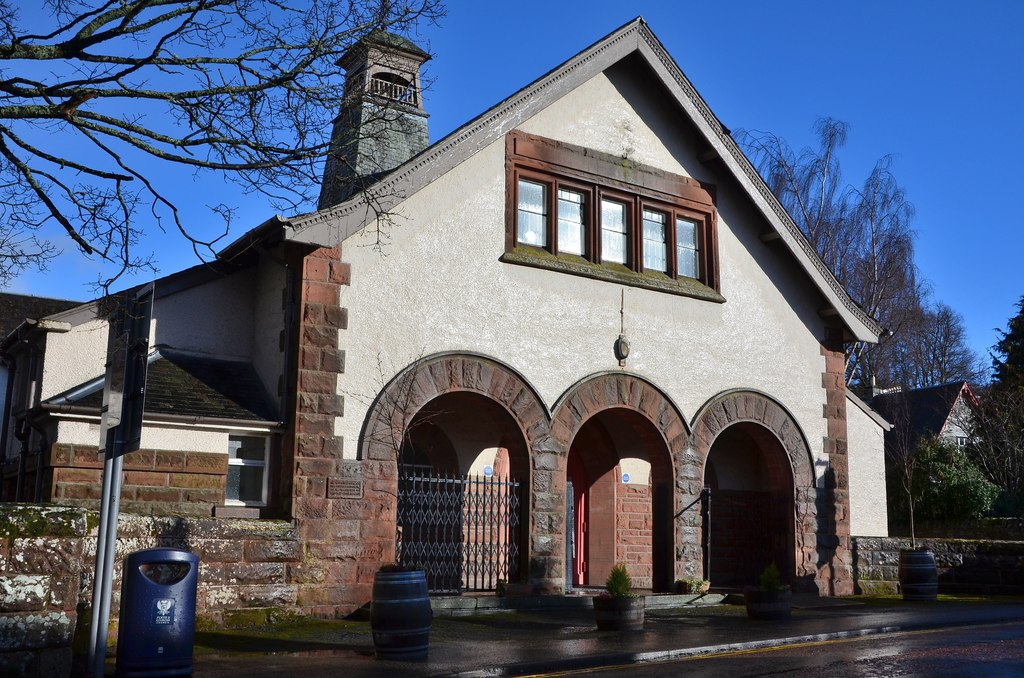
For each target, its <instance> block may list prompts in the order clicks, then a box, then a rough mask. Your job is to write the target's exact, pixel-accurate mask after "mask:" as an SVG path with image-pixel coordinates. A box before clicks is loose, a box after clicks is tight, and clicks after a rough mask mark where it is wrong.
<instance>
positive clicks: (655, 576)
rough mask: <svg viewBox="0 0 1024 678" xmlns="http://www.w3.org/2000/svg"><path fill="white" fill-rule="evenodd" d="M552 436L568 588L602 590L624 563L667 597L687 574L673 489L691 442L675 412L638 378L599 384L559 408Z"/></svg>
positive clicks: (576, 389)
mask: <svg viewBox="0 0 1024 678" xmlns="http://www.w3.org/2000/svg"><path fill="white" fill-rule="evenodd" d="M551 436H552V438H553V439H554V440H555V441H556V442H557V443H558V444H559V445H561V446H563V449H566V450H567V452H568V453H567V454H566V455H565V456H564V457H562V462H561V463H562V464H564V466H562V467H561V470H562V471H563V472H564V473H565V475H564V476H563V477H564V478H565V481H566V484H565V487H566V491H567V492H566V502H565V506H566V518H567V519H566V522H565V528H566V530H565V537H566V541H565V554H566V562H565V569H564V570H563V571H564V572H565V576H566V584H567V585H568V586H573V585H576V586H601V585H603V584H604V580H605V578H607V575H608V572H609V571H610V570H611V567H612V565H614V564H615V563H623V564H624V565H626V567H627V569H628V570H629V572H630V574H631V575H632V577H633V582H634V585H635V586H637V587H642V588H650V589H653V590H656V591H664V590H669V589H670V588H671V586H672V585H673V582H674V581H675V579H676V577H678V576H682V575H683V573H684V570H683V569H682V565H681V563H682V560H681V559H682V558H683V557H684V556H683V554H682V551H680V549H681V548H682V546H681V543H682V542H681V539H682V536H681V531H680V521H679V520H678V516H677V512H678V511H679V508H680V507H679V505H678V501H679V499H678V495H679V491H678V489H677V488H678V487H680V483H683V482H684V481H683V480H681V479H682V477H683V471H682V467H681V464H682V463H683V462H682V459H683V458H684V456H685V451H686V448H687V444H688V441H689V433H688V431H687V429H686V424H685V422H684V420H683V418H682V417H681V416H680V414H679V411H678V410H677V409H676V407H675V406H674V405H673V404H672V402H671V401H670V400H669V399H668V398H667V397H666V396H665V395H664V394H663V393H662V392H661V390H660V389H658V388H657V387H656V386H654V385H653V384H651V383H650V382H648V381H646V380H644V379H642V378H640V377H637V376H635V375H631V374H624V373H621V372H617V373H605V374H599V375H595V376H593V377H589V378H588V379H585V380H583V381H581V382H579V383H577V384H576V385H575V386H573V387H572V388H571V389H569V391H567V392H566V393H565V395H563V396H562V398H560V399H559V402H558V405H557V406H556V407H555V409H554V414H553V416H552V421H551ZM691 477H692V476H691ZM691 482H692V483H693V484H696V482H697V481H696V478H695V477H694V479H693V480H692V481H687V482H686V488H687V489H689V484H690V483H691Z"/></svg>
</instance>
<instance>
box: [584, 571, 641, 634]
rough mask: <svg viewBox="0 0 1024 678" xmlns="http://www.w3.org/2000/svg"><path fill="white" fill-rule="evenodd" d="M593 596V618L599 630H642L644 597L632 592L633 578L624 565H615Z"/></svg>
mask: <svg viewBox="0 0 1024 678" xmlns="http://www.w3.org/2000/svg"><path fill="white" fill-rule="evenodd" d="M604 588H605V591H604V593H602V594H600V595H599V596H596V597H595V598H594V619H595V621H596V622H597V628H598V630H600V631H642V630H643V628H644V598H643V596H638V595H634V594H633V580H632V578H631V577H630V576H629V573H628V572H626V567H625V566H624V565H616V566H615V567H613V568H612V572H611V574H610V575H608V579H607V581H605V584H604Z"/></svg>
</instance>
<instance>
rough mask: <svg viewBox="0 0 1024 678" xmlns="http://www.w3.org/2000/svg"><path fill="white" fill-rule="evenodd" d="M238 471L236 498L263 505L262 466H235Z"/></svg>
mask: <svg viewBox="0 0 1024 678" xmlns="http://www.w3.org/2000/svg"><path fill="white" fill-rule="evenodd" d="M235 468H237V469H238V470H239V478H238V498H239V499H240V500H242V501H246V502H256V503H258V504H259V503H263V473H264V469H263V467H262V466H236V467H235Z"/></svg>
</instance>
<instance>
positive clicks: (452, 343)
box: [336, 75, 825, 466]
mask: <svg viewBox="0 0 1024 678" xmlns="http://www.w3.org/2000/svg"><path fill="white" fill-rule="evenodd" d="M620 89H621V88H619V89H617V88H616V87H615V85H614V83H613V82H612V81H610V80H609V79H608V78H607V77H605V76H604V75H599V76H597V77H595V78H593V79H592V80H591V81H590V82H588V83H586V84H584V85H583V86H581V87H579V88H577V89H576V90H575V91H574V92H572V93H571V94H569V95H567V96H566V97H564V98H563V99H561V100H559V101H558V102H556V103H554V104H553V105H552V106H550V107H549V108H548V109H546V110H544V111H543V112H541V113H540V114H538V115H537V116H535V117H534V118H533V119H530V120H527V121H524V122H523V123H522V124H521V125H520V126H519V128H520V129H523V130H525V131H528V132H531V133H534V134H538V135H542V136H546V137H550V138H554V139H560V140H564V141H566V142H570V143H573V144H577V145H580V146H584V147H588V148H594V149H598V150H601V151H605V152H608V153H616V154H618V153H621V152H624V151H625V150H626V149H629V148H631V149H633V153H634V156H633V157H634V159H636V160H639V161H640V162H644V163H647V164H651V165H655V166H658V167H661V168H663V169H665V170H667V171H670V172H674V173H679V174H686V175H690V176H699V177H701V178H705V179H711V178H712V177H710V176H709V173H708V171H707V170H706V169H705V168H703V167H702V166H701V165H700V164H699V163H698V162H697V160H696V150H697V149H696V147H695V146H693V145H692V144H691V143H689V142H688V141H687V139H686V137H685V136H680V135H679V133H678V131H677V130H676V129H675V128H673V127H672V124H671V116H670V115H669V112H666V111H661V110H658V109H657V107H653V108H652V107H645V106H644V105H643V102H635V101H632V102H631V101H626V100H624V99H623V98H622V97H621V96H620V94H619V92H620ZM638 110H643V111H645V116H646V117H641V116H640V115H639V114H638V113H637V111H638ZM677 119H678V113H677ZM663 140H665V141H663ZM504 161H505V154H504V140H503V139H501V140H498V141H496V142H494V143H492V144H490V145H489V146H488V147H486V148H484V149H483V150H481V151H480V152H478V153H477V154H476V155H474V156H473V157H471V158H469V159H468V160H467V161H465V162H464V163H462V164H461V165H459V166H458V167H456V168H455V169H454V170H453V171H451V172H449V173H448V174H447V175H446V176H444V177H442V178H440V179H439V180H437V181H435V182H433V183H432V184H431V185H429V186H427V187H426V188H424V189H423V190H421V191H420V192H418V193H417V194H415V195H414V196H412V197H410V198H409V199H407V200H406V201H405V202H404V203H403V204H402V205H401V206H400V212H401V215H402V217H401V218H399V219H396V220H395V222H394V223H393V224H391V225H389V226H385V227H384V228H386V229H387V231H388V236H389V237H390V242H389V243H388V244H387V245H386V246H385V249H386V251H385V253H384V255H382V254H381V253H379V252H377V251H375V250H374V248H373V247H372V244H373V243H374V241H375V240H376V234H375V233H372V232H370V231H372V227H371V228H370V229H367V230H364V231H363V232H362V233H357V234H355V235H354V236H352V237H351V238H349V239H348V240H346V241H345V250H344V251H345V255H344V258H345V260H346V261H348V262H349V263H351V265H352V284H351V286H348V287H343V288H342V291H341V305H342V306H343V307H346V308H348V311H349V330H348V331H346V332H342V333H341V338H340V342H341V347H342V348H343V349H344V350H345V351H346V371H345V374H343V375H341V377H340V378H339V391H340V392H341V393H342V394H343V395H347V396H349V397H346V413H345V416H344V417H343V418H339V419H338V420H337V421H336V433H337V434H339V435H341V436H343V437H344V441H345V456H346V457H348V458H354V457H355V456H356V454H357V445H358V438H359V433H360V428H361V426H362V423H363V419H364V417H365V414H366V406H365V404H364V403H365V402H366V401H367V400H368V399H369V398H372V396H373V394H375V393H376V392H377V391H378V390H379V387H380V383H381V377H382V376H383V377H384V378H385V379H389V378H390V377H391V376H392V375H391V374H386V375H380V374H379V371H378V367H377V366H378V360H377V356H378V354H381V356H382V357H383V361H382V363H383V364H384V365H393V366H394V367H395V369H400V368H401V367H404V366H405V365H408V364H409V363H411V362H412V361H414V360H415V359H416V358H418V357H420V356H422V355H429V354H432V353H436V352H442V351H473V352H478V353H482V354H486V355H489V356H492V357H494V358H497V359H498V360H500V361H503V362H505V363H507V364H508V365H510V366H511V367H512V368H513V369H515V370H517V371H519V372H520V374H522V375H523V376H524V377H525V378H526V379H527V380H528V381H529V382H530V383H531V384H532V385H533V386H534V387H535V388H536V389H537V390H538V392H539V393H540V396H541V398H542V399H543V400H544V403H545V404H546V405H547V406H548V408H549V409H550V408H551V407H553V406H554V404H555V403H556V401H557V400H558V398H559V396H561V395H562V394H563V393H565V391H566V390H567V389H568V388H569V387H570V386H572V384H574V383H575V382H577V381H579V380H580V379H583V378H584V377H587V376H589V375H592V374H595V373H598V372H602V371H606V370H618V369H619V366H618V363H617V361H616V359H615V356H614V355H613V352H612V344H613V342H614V341H615V338H616V337H617V336H618V334H619V303H620V295H621V294H622V292H623V290H624V291H625V328H626V335H627V336H628V338H629V340H630V342H631V344H632V350H631V354H630V357H629V360H628V362H627V364H626V370H628V371H629V372H632V373H636V374H639V375H641V376H644V377H646V378H647V379H649V380H650V381H652V382H653V383H654V384H656V385H658V386H659V387H660V388H661V389H663V390H664V391H665V392H666V393H667V394H668V396H669V397H670V398H671V399H672V400H673V401H674V402H675V403H676V405H677V406H678V407H679V408H680V410H681V411H682V413H683V416H684V417H685V418H686V419H687V421H688V422H690V421H692V419H693V417H694V415H695V414H696V412H697V411H698V409H699V408H700V407H701V406H702V405H703V404H704V403H705V402H707V401H708V400H709V399H710V398H712V397H713V396H715V395H716V394H719V393H721V392H722V391H725V390H728V389H756V390H759V391H763V392H764V393H766V394H768V395H769V396H771V397H773V398H775V399H777V400H778V401H779V402H780V403H781V404H782V405H783V406H784V407H785V408H786V409H788V410H789V412H791V413H792V414H793V416H794V418H795V419H796V422H797V424H798V426H799V427H800V429H801V431H802V432H803V433H804V435H805V436H806V439H807V440H808V441H809V443H810V445H811V449H812V453H813V454H814V455H815V456H816V458H817V459H818V461H819V464H816V466H820V462H823V461H824V460H823V458H822V450H821V440H822V438H823V437H824V435H825V421H824V419H823V418H822V404H823V402H824V397H825V396H824V389H823V388H822V385H821V374H822V371H823V370H824V360H823V358H822V357H821V355H820V350H819V348H820V343H819V339H820V338H821V336H822V335H823V331H824V330H823V326H822V324H821V321H820V319H819V318H818V317H817V315H816V310H817V309H816V303H817V299H818V297H817V296H816V294H817V293H816V292H813V291H812V289H811V287H812V286H811V283H810V281H809V280H807V279H806V278H805V277H803V274H800V273H795V272H793V269H794V267H792V266H790V265H789V264H787V263H786V262H787V259H785V258H784V257H782V256H781V255H780V254H779V251H778V250H776V249H773V248H772V246H771V245H768V244H764V243H761V242H760V241H759V240H758V238H757V236H758V234H759V233H760V232H762V231H763V230H764V229H765V228H766V225H765V224H764V223H763V222H761V221H759V220H757V218H756V216H755V215H753V213H752V212H751V211H750V210H749V208H747V207H744V206H741V205H739V204H733V203H734V202H736V201H737V200H738V197H737V195H736V194H735V189H734V188H733V187H732V185H731V184H728V185H726V184H725V183H724V182H722V183H721V184H719V186H718V188H719V193H718V197H719V206H720V218H719V225H718V235H719V260H720V268H721V292H722V294H723V295H724V296H725V298H726V299H727V302H726V303H725V304H716V303H711V302H706V301H701V300H696V299H690V298H686V297H680V296H676V295H671V294H666V293H662V292H656V291H651V290H644V289H639V288H634V287H624V286H622V285H617V284H612V283H607V282H602V281H596V280H590V279H587V278H581V277H577V276H571V275H566V274H561V273H556V272H549V271H543V270H538V269H534V268H527V267H524V266H515V265H509V264H503V263H501V262H500V261H499V260H498V259H499V257H500V256H501V254H502V253H503V252H504V237H505V175H504V172H505V170H504ZM780 288H781V289H780ZM794 307H795V310H794ZM351 396H355V397H351Z"/></svg>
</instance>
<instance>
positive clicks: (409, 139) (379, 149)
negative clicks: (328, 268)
mask: <svg viewBox="0 0 1024 678" xmlns="http://www.w3.org/2000/svg"><path fill="white" fill-rule="evenodd" d="M428 59H430V55H429V54H427V52H425V51H423V50H422V49H420V48H419V47H417V46H416V45H415V44H414V43H413V42H412V41H411V40H409V39H407V38H404V37H402V36H400V35H395V34H394V33H389V32H386V31H375V32H373V33H371V34H370V35H368V36H367V37H365V38H364V39H362V40H360V41H359V42H358V43H356V44H355V45H354V46H353V47H352V48H351V49H350V50H349V51H348V52H346V53H345V54H344V55H343V56H342V57H341V59H340V60H339V61H338V65H339V66H341V67H342V68H344V69H345V96H344V99H343V101H342V104H341V110H340V112H339V113H338V117H337V118H335V120H334V129H333V131H332V133H331V146H330V151H329V152H328V155H327V162H326V164H325V165H324V179H323V184H322V185H321V187H320V201H319V203H318V205H317V209H326V208H328V207H333V206H334V205H337V204H339V203H341V202H344V201H345V200H347V199H348V198H350V197H351V196H352V195H354V194H356V193H358V192H359V191H360V190H362V189H363V188H364V187H367V186H369V185H371V184H373V183H374V182H375V181H377V179H379V178H380V177H381V176H383V175H384V174H386V173H388V172H390V171H391V170H393V169H395V168H396V167H398V166H399V165H401V164H402V163H404V162H405V161H406V160H408V159H409V158H411V157H413V156H414V155H416V154H418V153H420V152H421V151H423V149H425V148H426V147H427V146H428V145H429V143H430V137H429V134H428V131H427V117H428V116H427V112H426V111H425V110H423V96H422V94H423V90H422V87H421V82H420V67H422V66H423V64H424V63H425V62H426V61H427V60H428Z"/></svg>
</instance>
